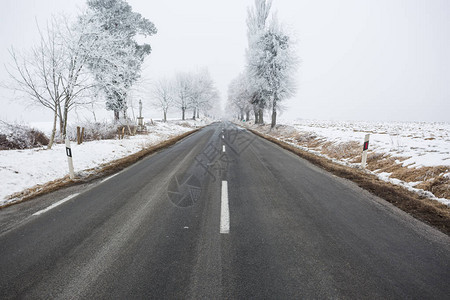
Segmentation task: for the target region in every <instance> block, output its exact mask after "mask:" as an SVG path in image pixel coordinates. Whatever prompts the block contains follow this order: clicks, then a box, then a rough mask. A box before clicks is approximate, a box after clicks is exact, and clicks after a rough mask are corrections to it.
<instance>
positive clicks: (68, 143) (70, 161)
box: [66, 138, 75, 179]
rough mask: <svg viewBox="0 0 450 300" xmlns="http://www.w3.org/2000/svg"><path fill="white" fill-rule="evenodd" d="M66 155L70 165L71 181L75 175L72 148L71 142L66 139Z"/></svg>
mask: <svg viewBox="0 0 450 300" xmlns="http://www.w3.org/2000/svg"><path fill="white" fill-rule="evenodd" d="M66 154H67V162H68V163H69V176H70V179H74V178H75V173H74V172H73V161H72V149H71V148H70V141H69V139H68V138H66Z"/></svg>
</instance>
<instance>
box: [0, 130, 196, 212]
mask: <svg viewBox="0 0 450 300" xmlns="http://www.w3.org/2000/svg"><path fill="white" fill-rule="evenodd" d="M198 130H200V129H195V130H192V131H189V132H186V133H184V134H181V135H179V136H175V137H172V138H170V139H168V140H166V141H164V142H162V143H159V144H157V145H153V146H151V147H149V148H145V149H142V150H141V151H139V152H136V153H134V154H132V155H129V156H126V157H123V158H120V159H117V160H114V161H111V162H109V163H106V164H103V165H101V166H100V167H97V168H93V169H88V170H84V173H86V174H88V175H86V176H84V177H82V178H75V179H74V180H71V179H70V178H69V176H65V177H63V178H60V179H57V180H54V181H51V182H48V183H46V184H43V185H36V186H34V187H32V188H29V189H26V190H24V191H22V192H19V193H15V194H13V195H11V196H9V197H8V199H18V200H17V201H14V202H11V203H7V204H5V205H2V206H0V209H2V208H5V207H8V206H11V205H14V204H17V203H21V202H24V201H28V200H31V199H34V198H36V197H38V196H41V195H44V194H48V193H50V192H53V191H56V190H58V189H61V188H63V187H68V186H72V185H75V184H81V183H87V182H90V181H92V180H94V179H97V178H101V177H105V176H108V175H111V174H113V173H116V172H118V171H120V170H122V169H124V168H126V167H128V166H130V165H132V164H134V163H136V162H137V161H139V160H141V159H142V158H144V157H146V156H148V155H150V154H153V153H155V152H157V151H159V150H162V149H164V148H167V147H169V146H171V145H173V144H175V143H176V142H178V141H180V140H181V139H183V138H185V137H187V136H189V135H191V134H193V133H194V132H197V131H198Z"/></svg>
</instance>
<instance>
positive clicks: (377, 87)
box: [0, 0, 450, 122]
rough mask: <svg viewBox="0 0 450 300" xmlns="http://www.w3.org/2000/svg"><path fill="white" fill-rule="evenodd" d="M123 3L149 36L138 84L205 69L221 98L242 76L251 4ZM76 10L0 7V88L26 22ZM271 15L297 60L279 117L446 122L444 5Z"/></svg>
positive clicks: (286, 7)
mask: <svg viewBox="0 0 450 300" xmlns="http://www.w3.org/2000/svg"><path fill="white" fill-rule="evenodd" d="M128 2H129V3H130V4H131V5H132V7H133V10H134V11H137V12H139V13H141V14H142V15H143V16H144V17H146V18H148V19H149V20H151V21H152V22H154V23H155V25H156V26H157V28H158V34H157V35H155V36H154V37H151V38H149V39H148V42H149V43H150V44H151V46H152V48H153V52H152V54H151V55H150V57H148V58H147V61H146V69H145V72H144V74H143V75H144V77H146V78H148V80H150V81H151V80H155V79H157V78H158V77H160V76H172V75H173V74H174V73H175V72H177V71H187V70H195V69H197V68H201V67H204V66H206V67H208V68H209V70H210V72H211V74H212V75H213V77H214V79H215V80H216V83H217V86H218V87H219V89H220V92H221V96H222V98H223V99H225V98H226V96H227V95H226V90H227V86H228V83H229V82H230V81H231V79H232V78H233V77H235V76H236V75H237V74H238V73H239V72H241V71H242V70H243V68H244V64H245V59H244V55H245V48H246V46H247V40H246V25H245V19H246V10H247V7H248V6H250V5H252V4H253V0H244V1H243V0H227V1H217V0H189V1H186V0H176V1H175V0H164V1H161V0H129V1H128ZM84 3H85V1H84V0H71V1H65V0H35V1H32V0H2V1H1V10H0V25H1V26H0V41H1V44H0V63H1V69H0V80H3V81H4V80H5V79H6V74H5V73H6V72H5V70H4V67H3V65H4V64H7V63H8V62H9V55H8V52H7V49H8V47H10V46H11V45H14V47H16V48H18V49H28V48H29V47H30V46H31V45H32V44H33V43H35V42H36V40H37V30H36V20H37V22H39V23H40V24H45V22H46V20H48V18H49V17H50V16H51V15H52V14H56V13H59V12H65V13H66V14H70V15H76V14H77V13H78V12H79V10H80V9H81V8H82V7H83V6H84ZM275 10H276V11H277V12H278V18H279V20H281V21H282V22H284V23H285V24H286V25H288V27H289V29H291V30H292V31H294V32H295V33H296V38H297V40H298V45H297V48H298V54H299V57H300V59H301V60H302V63H301V65H300V69H299V73H298V76H297V77H298V86H299V88H298V93H297V95H296V96H295V97H294V98H292V99H290V100H288V101H286V102H285V105H286V107H287V108H286V111H285V112H284V113H283V114H282V116H281V117H282V118H285V119H295V118H304V119H334V120H380V121H446V122H450V1H448V0H340V1H336V0H310V1H304V0H297V1H292V0H274V1H273V11H275ZM8 98H9V95H8V93H7V92H5V91H1V92H0V119H7V120H8V121H39V120H42V121H45V120H48V116H47V114H45V113H42V112H41V111H40V110H39V109H31V108H27V109H24V108H23V105H18V104H16V103H15V102H11V101H9V100H8ZM149 100H150V95H143V101H144V103H147V102H148V101H149ZM146 111H147V114H150V115H153V114H155V113H152V112H150V108H149V107H148V106H147V109H146ZM109 115H112V114H111V113H109ZM109 115H108V116H109Z"/></svg>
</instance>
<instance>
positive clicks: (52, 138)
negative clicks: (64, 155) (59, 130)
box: [47, 105, 58, 150]
mask: <svg viewBox="0 0 450 300" xmlns="http://www.w3.org/2000/svg"><path fill="white" fill-rule="evenodd" d="M54 113H55V115H54V117H53V128H52V134H51V135H50V141H49V142H48V145H47V149H48V150H50V149H52V146H53V142H54V141H55V135H56V122H57V121H58V111H57V105H55V112H54Z"/></svg>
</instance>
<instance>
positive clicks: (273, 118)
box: [270, 100, 277, 128]
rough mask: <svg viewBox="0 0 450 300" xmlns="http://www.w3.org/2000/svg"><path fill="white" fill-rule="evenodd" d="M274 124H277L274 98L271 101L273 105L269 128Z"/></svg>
mask: <svg viewBox="0 0 450 300" xmlns="http://www.w3.org/2000/svg"><path fill="white" fill-rule="evenodd" d="M275 125H277V102H276V100H274V101H273V105H272V124H271V125H270V128H274V127H275Z"/></svg>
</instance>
